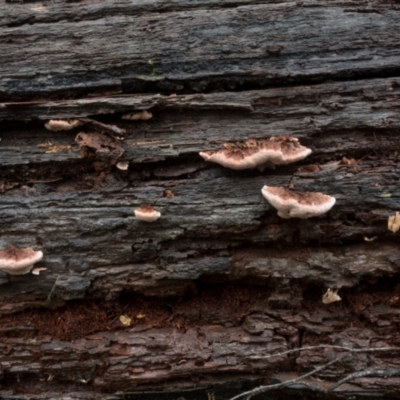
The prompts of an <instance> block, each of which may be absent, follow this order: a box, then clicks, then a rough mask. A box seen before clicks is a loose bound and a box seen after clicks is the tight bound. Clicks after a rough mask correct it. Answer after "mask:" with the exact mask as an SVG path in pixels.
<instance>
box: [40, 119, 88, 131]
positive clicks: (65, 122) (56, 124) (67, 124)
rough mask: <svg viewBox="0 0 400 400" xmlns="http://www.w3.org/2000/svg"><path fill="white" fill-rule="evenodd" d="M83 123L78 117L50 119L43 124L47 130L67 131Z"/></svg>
mask: <svg viewBox="0 0 400 400" xmlns="http://www.w3.org/2000/svg"><path fill="white" fill-rule="evenodd" d="M81 125H83V123H82V122H81V121H79V120H78V119H51V120H49V121H47V122H46V123H45V124H44V126H45V127H46V129H48V130H49V131H55V132H57V131H69V130H71V129H74V128H77V127H78V126H81Z"/></svg>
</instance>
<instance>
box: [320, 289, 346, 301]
mask: <svg viewBox="0 0 400 400" xmlns="http://www.w3.org/2000/svg"><path fill="white" fill-rule="evenodd" d="M338 290H339V289H336V290H332V289H330V288H328V290H327V291H326V292H325V293H324V295H323V296H322V302H323V303H324V304H330V303H335V302H336V301H340V300H342V298H341V297H340V296H339V295H338V294H337V292H338Z"/></svg>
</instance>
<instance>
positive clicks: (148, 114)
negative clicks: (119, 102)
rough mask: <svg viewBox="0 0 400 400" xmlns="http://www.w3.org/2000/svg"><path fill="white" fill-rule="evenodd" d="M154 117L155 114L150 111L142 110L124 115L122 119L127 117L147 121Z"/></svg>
mask: <svg viewBox="0 0 400 400" xmlns="http://www.w3.org/2000/svg"><path fill="white" fill-rule="evenodd" d="M150 118H153V114H152V113H151V112H150V111H146V110H144V111H140V112H136V113H130V114H125V115H123V116H122V119H127V120H130V121H139V120H142V121H147V120H148V119H150Z"/></svg>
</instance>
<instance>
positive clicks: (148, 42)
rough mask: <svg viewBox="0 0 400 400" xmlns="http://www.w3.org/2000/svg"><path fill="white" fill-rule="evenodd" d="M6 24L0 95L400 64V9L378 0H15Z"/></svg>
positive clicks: (365, 70) (388, 69)
mask: <svg viewBox="0 0 400 400" xmlns="http://www.w3.org/2000/svg"><path fill="white" fill-rule="evenodd" d="M135 3H136V4H135ZM189 3H194V5H193V4H192V5H190V4H189ZM0 26H1V27H2V35H1V41H0V54H2V57H1V60H0V71H2V74H1V78H0V96H1V97H0V99H13V98H25V99H30V100H31V99H32V98H35V97H37V98H46V97H47V98H48V97H49V96H54V94H55V93H57V92H60V91H62V92H64V96H73V97H75V96H77V95H79V94H84V93H90V92H96V91H99V90H102V91H103V92H104V91H105V90H112V91H124V92H127V91H130V92H137V91H140V90H145V91H154V90H157V91H159V90H162V91H167V92H168V91H171V90H172V91H182V90H194V91H197V92H203V91H205V90H223V89H228V90H233V89H237V90H240V89H244V88H246V87H253V88H254V87H256V88H257V87H260V86H262V85H270V84H273V85H277V84H281V83H289V82H301V81H304V79H308V80H311V81H312V80H316V81H318V80H321V79H326V78H335V79H338V78H339V79H340V78H348V77H349V76H353V77H360V76H363V75H369V76H370V77H371V76H377V75H379V74H388V73H391V74H396V73H397V72H398V69H399V65H400V49H399V47H398V42H399V40H400V30H398V29H396V27H398V26H400V14H399V12H398V10H397V9H396V6H395V5H393V4H390V3H389V4H388V3H385V2H380V1H375V2H368V3H366V2H365V1H357V0H355V1H328V2H327V1H324V2H322V1H321V2H316V1H302V2H289V1H282V2H275V1H273V2H266V3H263V4H259V2H257V1H246V2H237V1H236V2H235V1H221V2H215V1H211V2H209V1H202V2H187V1H167V2H165V1H154V0H153V1H140V2H133V3H132V2H130V1H118V2H116V1H102V2H93V3H92V2H86V3H83V4H82V3H79V6H77V5H76V4H75V3H67V4H63V5H62V6H60V5H59V4H57V3H55V4H50V3H46V4H45V5H42V4H41V3H28V4H23V5H15V4H8V5H5V6H4V8H3V10H2V11H0ZM391 28H393V29H391ZM389 31H390V34H388V32H389ZM277 49H281V50H280V51H279V50H277Z"/></svg>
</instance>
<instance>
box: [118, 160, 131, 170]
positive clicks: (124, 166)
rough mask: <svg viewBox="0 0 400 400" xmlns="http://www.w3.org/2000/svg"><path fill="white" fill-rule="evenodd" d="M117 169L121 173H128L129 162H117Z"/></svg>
mask: <svg viewBox="0 0 400 400" xmlns="http://www.w3.org/2000/svg"><path fill="white" fill-rule="evenodd" d="M117 168H118V169H119V170H121V171H128V168H129V161H119V162H117Z"/></svg>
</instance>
